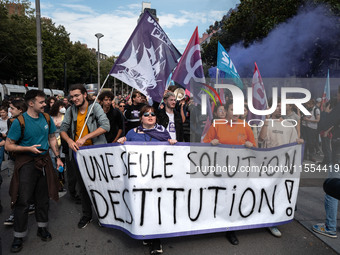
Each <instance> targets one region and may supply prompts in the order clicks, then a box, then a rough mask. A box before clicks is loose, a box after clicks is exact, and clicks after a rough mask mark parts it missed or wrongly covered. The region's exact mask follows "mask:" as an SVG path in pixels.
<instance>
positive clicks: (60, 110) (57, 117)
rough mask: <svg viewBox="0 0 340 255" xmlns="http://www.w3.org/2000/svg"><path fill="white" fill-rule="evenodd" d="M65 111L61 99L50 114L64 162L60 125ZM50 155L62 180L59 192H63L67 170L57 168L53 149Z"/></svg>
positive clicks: (53, 106) (60, 180)
mask: <svg viewBox="0 0 340 255" xmlns="http://www.w3.org/2000/svg"><path fill="white" fill-rule="evenodd" d="M65 112H66V108H65V107H64V103H63V102H62V101H61V100H58V101H56V102H55V103H54V104H53V105H52V107H51V109H50V115H51V117H52V119H53V122H54V124H55V126H56V132H55V136H56V138H57V145H58V147H59V155H60V158H61V160H62V161H63V163H65V154H64V153H63V150H62V146H61V138H60V126H61V123H62V122H63V119H64V115H65ZM50 156H51V159H52V163H53V167H54V169H55V171H56V172H57V174H58V178H59V182H60V189H59V192H62V191H64V184H65V174H64V173H65V172H64V171H61V172H60V171H59V169H57V164H56V158H55V157H54V155H53V154H52V152H51V151H50Z"/></svg>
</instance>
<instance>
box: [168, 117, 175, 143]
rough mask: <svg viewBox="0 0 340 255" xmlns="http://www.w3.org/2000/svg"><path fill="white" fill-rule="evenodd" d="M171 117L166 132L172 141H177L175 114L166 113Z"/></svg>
mask: <svg viewBox="0 0 340 255" xmlns="http://www.w3.org/2000/svg"><path fill="white" fill-rule="evenodd" d="M166 114H167V115H168V117H169V124H168V126H167V127H166V130H168V132H169V134H170V136H171V139H175V140H176V128H175V114H173V113H168V112H167V113H166Z"/></svg>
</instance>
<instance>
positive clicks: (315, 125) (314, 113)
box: [307, 106, 320, 129]
mask: <svg viewBox="0 0 340 255" xmlns="http://www.w3.org/2000/svg"><path fill="white" fill-rule="evenodd" d="M311 114H312V115H311V117H310V120H315V119H316V118H315V117H316V116H317V115H320V109H319V108H317V107H316V106H314V107H313V109H312V111H311ZM307 127H309V128H312V129H317V128H318V123H316V122H310V121H307Z"/></svg>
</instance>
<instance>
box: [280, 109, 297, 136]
mask: <svg viewBox="0 0 340 255" xmlns="http://www.w3.org/2000/svg"><path fill="white" fill-rule="evenodd" d="M281 117H282V118H283V119H287V120H290V121H291V122H292V124H295V123H296V125H295V129H296V132H297V135H298V137H299V138H301V131H300V129H301V126H300V124H301V118H300V116H299V115H298V114H297V113H296V112H295V111H294V108H293V105H292V104H287V105H286V115H282V116H281ZM292 120H295V121H292Z"/></svg>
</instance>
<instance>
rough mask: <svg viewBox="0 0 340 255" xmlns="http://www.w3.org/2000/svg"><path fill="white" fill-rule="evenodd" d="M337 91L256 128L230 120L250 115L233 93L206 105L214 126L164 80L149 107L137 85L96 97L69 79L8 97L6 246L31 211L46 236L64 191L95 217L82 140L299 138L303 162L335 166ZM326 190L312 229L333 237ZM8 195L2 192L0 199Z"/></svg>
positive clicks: (259, 142)
mask: <svg viewBox="0 0 340 255" xmlns="http://www.w3.org/2000/svg"><path fill="white" fill-rule="evenodd" d="M339 95H340V91H339ZM339 95H338V98H334V99H331V100H329V101H328V102H326V103H325V104H322V102H321V98H316V99H311V100H310V101H309V102H307V103H306V104H305V107H306V109H308V111H310V113H311V115H310V116H304V115H303V114H302V113H301V112H300V111H299V110H298V109H297V108H296V107H294V106H293V105H288V106H287V114H286V115H285V116H282V115H281V105H280V102H279V103H278V105H277V108H276V110H275V111H274V112H273V114H272V115H271V116H267V120H264V124H263V125H262V126H259V127H257V128H256V127H255V128H254V127H251V126H249V125H248V124H246V125H245V126H243V125H230V123H231V120H232V121H233V122H234V123H237V122H242V120H243V119H246V118H247V113H248V108H247V104H246V103H245V114H244V115H243V116H241V115H235V114H234V113H233V98H232V94H230V93H226V94H224V98H223V102H224V104H222V105H220V104H217V105H216V106H215V107H213V108H214V109H212V114H213V116H214V117H213V118H214V119H215V120H227V121H225V122H224V124H223V125H213V124H212V123H213V122H212V120H209V117H208V116H209V115H206V116H202V115H201V114H200V111H201V109H200V106H198V105H197V104H196V103H195V102H194V99H193V98H192V97H190V95H186V94H185V92H184V90H183V89H181V88H179V87H178V86H169V87H168V88H167V90H165V92H164V95H163V99H162V101H161V103H157V102H154V103H153V105H149V104H148V98H147V97H146V96H145V95H143V93H142V92H140V91H138V90H133V91H132V92H131V93H130V94H128V95H126V94H125V95H121V94H119V95H117V96H114V94H113V93H112V92H110V91H104V92H102V93H100V94H99V96H98V97H96V95H89V94H88V93H87V91H86V89H85V87H84V86H83V85H81V84H75V85H72V86H71V87H70V89H69V94H68V95H65V96H63V97H62V96H57V97H49V98H46V97H45V94H44V93H43V92H42V91H40V90H31V91H28V92H27V93H26V95H25V97H24V98H20V97H9V99H8V100H4V101H2V105H1V107H0V116H1V119H0V132H1V141H0V146H1V147H0V165H1V163H2V161H3V160H8V161H9V162H11V163H10V164H9V165H10V169H9V171H10V173H11V175H12V181H11V185H10V195H11V205H7V204H0V209H1V211H2V208H3V207H11V210H12V213H11V214H10V215H8V219H7V220H6V221H5V222H3V224H4V225H6V226H8V227H11V226H13V230H14V240H13V243H12V244H11V252H19V251H20V250H21V249H22V248H23V243H24V240H25V236H26V234H27V220H28V215H29V214H35V217H36V221H37V226H38V230H37V236H38V237H40V238H41V240H42V241H50V240H51V239H52V234H51V233H50V232H49V231H48V210H49V200H50V199H54V200H56V201H57V200H58V199H59V197H63V199H65V198H69V199H72V200H73V201H74V203H76V204H81V206H82V217H81V218H80V220H79V222H78V228H79V229H83V228H85V227H86V226H87V225H88V224H89V223H90V222H91V221H92V220H93V208H92V204H91V199H90V197H89V193H88V192H87V190H86V187H85V185H84V181H83V179H82V176H81V175H80V171H79V169H78V165H77V163H76V160H75V158H74V154H73V152H77V150H79V148H80V147H82V146H91V145H101V144H106V143H120V144H124V143H125V142H126V141H143V142H148V143H152V142H154V141H166V142H168V143H169V144H170V145H173V144H176V143H178V142H191V143H193V142H194V143H201V142H202V143H210V144H211V145H213V146H218V145H219V144H229V145H244V146H245V147H246V148H253V147H254V148H256V147H258V148H272V147H277V146H280V145H284V144H288V143H294V142H297V143H298V144H301V143H305V151H304V160H309V161H311V162H315V163H318V164H320V165H328V166H331V165H332V164H333V165H334V164H339V152H340V117H339V116H340V114H337V113H338V111H339V110H338V109H339V106H340V103H339ZM95 100H97V101H95ZM87 116H88V119H87ZM269 119H270V120H271V121H270V123H269ZM285 119H288V120H292V119H293V120H295V121H296V123H297V125H295V126H293V127H292V128H283V126H282V125H281V123H282V122H283V121H284V120H285ZM329 119H332V120H333V121H332V122H330V121H329ZM329 123H331V124H329ZM329 125H331V126H329ZM320 155H323V159H322V161H321V162H316V158H317V156H318V158H319V156H320ZM0 183H1V182H0ZM332 185H335V186H334V187H336V184H333V183H332ZM329 189H330V190H331V193H332V194H333V196H330V195H326V196H325V205H326V206H325V209H326V214H325V215H326V220H325V222H324V223H318V224H316V225H314V226H311V227H312V228H313V230H314V231H315V232H317V233H319V234H322V235H325V236H328V237H331V238H335V237H337V233H336V227H337V226H336V222H337V219H336V215H337V203H338V200H337V199H336V198H334V197H337V196H338V198H339V194H338V193H336V192H338V188H337V190H336V188H329V187H328V190H329ZM334 193H336V194H335V195H334ZM7 194H8V193H7V191H6V190H1V196H2V197H3V196H6V195H7ZM0 198H1V197H0ZM0 201H1V200H0ZM49 224H53V222H51V223H49ZM268 229H269V232H270V233H271V234H272V235H274V236H275V237H280V236H281V235H282V234H284V233H281V232H280V230H279V229H278V228H277V226H272V227H269V228H268ZM236 232H237V231H236ZM236 232H235V231H227V232H226V237H227V239H228V240H229V242H230V243H231V244H232V245H238V244H239V240H238V238H237V236H236ZM143 244H144V245H149V246H150V254H160V253H162V252H163V249H162V245H161V239H148V240H144V241H143Z"/></svg>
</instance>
